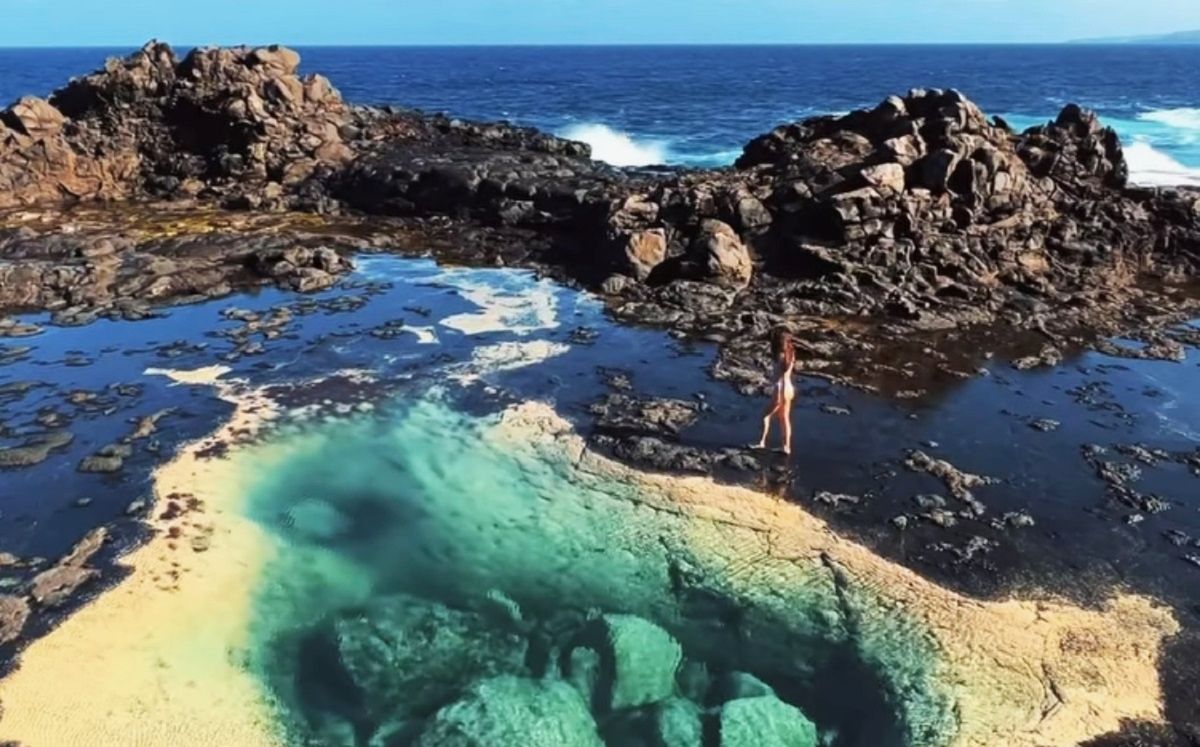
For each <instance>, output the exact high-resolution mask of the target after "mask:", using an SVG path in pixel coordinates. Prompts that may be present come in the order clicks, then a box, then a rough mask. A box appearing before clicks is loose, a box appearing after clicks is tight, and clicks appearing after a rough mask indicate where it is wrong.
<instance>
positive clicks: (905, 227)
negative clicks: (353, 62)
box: [0, 43, 1200, 368]
mask: <svg viewBox="0 0 1200 747" xmlns="http://www.w3.org/2000/svg"><path fill="white" fill-rule="evenodd" d="M298 65H299V56H298V55H297V54H296V53H295V52H293V51H291V50H288V49H286V48H282V47H266V48H237V49H198V50H194V51H192V52H190V53H188V54H187V55H186V56H185V57H184V58H183V59H182V60H178V59H177V58H176V56H175V53H174V52H173V51H172V50H171V49H170V48H169V47H167V46H166V45H164V44H159V43H151V44H149V45H147V46H146V47H145V48H143V49H142V50H141V51H139V52H137V53H135V54H134V55H132V56H130V57H129V58H127V59H124V60H110V61H109V62H108V63H107V64H106V66H105V68H104V69H103V70H101V71H99V72H96V73H94V74H91V75H88V76H85V77H83V78H80V79H77V80H75V81H72V82H71V83H70V84H69V85H67V86H66V87H65V88H63V89H61V90H59V91H57V92H56V93H54V94H53V95H52V96H51V97H50V98H49V100H47V101H44V100H40V99H33V98H27V99H22V100H21V101H19V102H17V103H16V104H14V105H13V106H11V107H10V108H8V109H6V110H4V112H3V113H2V114H0V122H3V124H2V125H0V207H2V206H3V205H5V204H10V205H11V204H26V203H32V202H46V201H53V200H59V199H63V198H68V199H108V198H146V197H158V198H170V199H188V200H192V199H195V200H207V201H209V202H213V203H216V204H219V205H222V206H225V207H233V208H242V209H249V210H258V211H265V210H284V209H289V210H304V211H313V212H320V213H326V214H329V213H339V212H341V213H343V214H344V213H355V214H368V215H375V216H381V215H386V216H392V217H396V218H399V219H402V220H406V221H411V222H412V224H413V225H416V226H428V225H438V226H441V227H442V228H443V229H444V228H445V227H446V226H447V225H452V226H457V229H455V230H458V231H459V233H460V240H459V241H457V242H455V241H450V242H448V244H449V245H453V244H457V245H458V246H457V248H456V249H454V250H453V252H452V253H453V254H454V258H455V259H456V260H457V261H472V260H475V261H479V262H487V263H489V264H490V263H495V262H498V261H501V262H504V263H513V262H516V263H521V264H536V265H539V266H549V267H553V268H555V269H557V270H559V271H560V272H562V273H563V274H566V275H569V276H572V277H574V278H576V279H578V280H581V281H583V282H585V283H587V284H589V285H590V286H591V287H593V288H595V289H597V290H600V291H602V292H604V293H605V294H607V295H608V296H609V297H610V299H611V301H612V304H613V307H614V308H615V309H616V310H617V312H618V313H619V314H620V315H621V316H622V317H624V318H630V319H637V320H641V321H648V322H651V323H660V324H666V325H670V326H672V327H674V328H676V329H678V330H679V331H681V332H684V333H688V334H697V335H702V336H705V337H708V338H710V339H717V340H718V341H729V340H736V339H740V340H744V341H746V340H748V341H753V342H754V344H755V345H758V342H759V341H760V340H761V338H762V337H763V336H764V335H766V334H767V332H768V331H769V330H770V329H771V328H772V327H773V326H775V325H777V324H779V323H781V322H788V321H789V320H795V319H796V318H798V317H803V316H817V317H831V316H845V315H870V316H877V317H886V318H888V319H891V320H896V321H899V322H902V323H903V324H905V325H907V326H908V327H909V328H910V329H911V328H916V329H923V330H931V329H946V328H952V327H956V326H963V325H969V324H974V323H982V322H991V321H995V320H998V319H999V320H1005V321H1007V322H1010V323H1013V324H1015V325H1017V326H1021V327H1027V328H1036V329H1039V330H1043V331H1044V330H1046V329H1048V328H1049V327H1055V326H1057V327H1058V328H1060V329H1070V328H1078V327H1096V326H1101V325H1099V324H1098V323H1097V322H1098V320H1102V319H1103V318H1105V315H1109V316H1111V315H1113V314H1120V313H1125V314H1129V313H1134V312H1131V311H1129V309H1130V308H1131V307H1130V306H1129V305H1128V304H1126V303H1125V302H1127V301H1128V300H1129V299H1130V298H1131V297H1134V296H1136V295H1137V294H1140V293H1146V292H1147V291H1146V290H1145V288H1144V286H1143V285H1139V284H1138V283H1137V282H1136V281H1137V280H1138V279H1139V278H1141V277H1144V276H1145V275H1146V274H1148V273H1152V274H1154V275H1155V276H1158V277H1168V278H1179V277H1190V276H1194V275H1195V274H1196V271H1197V269H1198V268H1197V264H1198V262H1200V197H1198V196H1197V194H1196V193H1195V192H1188V191H1187V190H1166V191H1163V190H1139V189H1134V188H1130V187H1128V186H1127V185H1126V180H1127V176H1128V165H1127V164H1126V162H1125V159H1124V156H1123V153H1122V150H1121V145H1120V142H1119V140H1118V138H1117V136H1116V133H1114V132H1113V131H1112V130H1111V129H1107V128H1104V127H1103V126H1102V125H1101V124H1100V123H1099V121H1098V120H1097V118H1096V116H1095V115H1094V114H1092V113H1090V112H1087V111H1085V110H1083V109H1081V108H1079V107H1078V106H1074V105H1072V106H1068V107H1066V108H1065V109H1064V110H1063V111H1062V113H1061V114H1060V115H1059V117H1058V118H1057V119H1056V120H1055V121H1054V122H1050V123H1047V124H1046V125H1044V126H1041V127H1036V128H1033V129H1031V130H1029V131H1027V132H1024V133H1017V132H1014V131H1013V130H1012V129H1011V128H1010V127H1009V126H1008V125H1007V124H1006V123H1005V122H1003V121H1002V120H1000V119H991V120H989V119H988V118H987V117H985V116H984V114H983V112H981V111H980V109H979V108H978V107H977V106H976V105H975V104H973V103H972V102H971V101H969V100H968V99H966V98H965V97H964V96H963V95H962V94H960V93H958V92H957V91H941V90H914V91H911V92H909V93H908V94H907V95H905V96H903V97H899V96H893V97H889V98H888V99H886V100H885V101H884V102H883V103H881V104H880V105H879V106H877V107H875V108H874V109H869V110H862V111H856V112H852V113H850V114H848V115H845V116H842V117H817V118H812V119H808V120H805V121H802V122H797V123H793V124H787V125H784V126H781V127H779V128H777V129H775V130H773V131H772V132H770V133H767V134H765V135H763V136H761V137H758V138H755V139H754V140H753V141H751V142H750V143H748V144H747V145H746V147H745V150H744V153H743V154H742V156H741V158H739V159H738V161H737V163H736V165H735V166H734V167H733V168H729V169H719V170H708V171H688V170H679V169H665V170H664V169H658V170H622V169H615V168H612V167H610V166H608V165H606V164H603V163H599V162H596V161H593V160H592V159H591V158H590V155H591V154H590V150H589V148H588V147H587V146H586V145H584V144H581V143H574V142H571V141H567V140H562V139H559V138H555V137H552V136H549V135H546V134H543V133H540V132H537V131H535V130H532V129H528V128H521V127H515V126H512V125H509V124H506V123H473V122H464V121H460V120H455V119H450V118H448V117H445V116H442V115H425V114H421V113H419V112H412V111H399V110H395V109H391V108H371V107H356V106H350V105H348V104H346V103H344V102H343V101H342V100H341V98H340V96H339V94H338V93H337V91H336V90H334V89H333V87H332V86H331V85H330V83H329V81H327V80H326V79H325V78H323V77H321V76H319V75H309V76H305V77H301V76H300V75H299V73H298ZM481 226H482V227H484V228H485V229H486V230H487V231H490V232H491V233H488V234H487V236H488V237H489V238H483V239H481V238H480V234H479V229H480V227H481ZM451 233H452V232H451ZM497 245H499V246H501V247H507V249H503V248H501V249H499V250H497V249H496V246H497ZM484 247H489V248H486V249H485V248H484ZM85 251H92V250H88V249H85ZM95 251H100V250H99V249H97V250H95ZM446 251H451V250H450V249H447V250H446ZM0 254H3V255H5V256H8V255H9V254H10V252H9V251H8V250H7V249H6V248H5V247H0ZM322 261H323V260H322ZM290 264H291V265H292V266H297V265H296V264H295V263H294V262H292V263H290ZM287 266H288V263H275V264H273V265H271V266H270V268H268V269H269V271H270V272H272V273H273V272H274V271H275V269H277V268H286V267H287ZM315 269H316V270H322V271H325V272H328V269H327V268H324V267H321V266H315ZM0 272H3V273H5V274H6V275H7V276H8V280H10V281H12V282H20V283H23V284H32V283H46V284H55V283H59V284H61V283H64V282H65V283H68V284H71V283H73V282H74V281H72V280H71V279H70V278H59V277H57V276H54V275H53V274H51V275H50V276H46V275H45V274H42V275H39V276H38V277H36V278H35V277H32V276H30V277H24V276H23V277H20V278H15V277H12V275H13V273H18V274H20V273H19V272H18V271H17V270H13V269H11V268H3V269H2V270H0ZM23 272H24V273H25V275H29V272H30V271H28V270H26V271H23ZM68 274H69V273H68ZM312 276H313V273H310V272H302V273H300V275H299V276H296V277H294V278H293V277H291V276H289V278H288V279H287V280H286V281H285V282H284V284H285V285H289V286H291V287H296V288H297V289H300V290H306V289H312V288H318V287H322V286H323V281H322V280H313V279H311V278H312ZM272 277H274V275H272ZM102 282H103V279H101V283H102ZM171 292H175V291H171ZM180 292H186V289H180ZM56 295H61V294H53V293H52V294H44V293H40V292H37V291H30V292H26V293H23V294H20V295H19V297H17V298H13V299H7V300H4V301H0V302H2V303H6V304H17V305H31V306H36V305H37V304H38V303H40V302H41V301H42V300H43V296H50V297H53V296H56ZM734 347H736V346H734ZM743 353H744V354H745V355H749V353H748V352H747V351H741V352H739V351H737V350H734V349H731V351H730V355H732V356H733V357H734V358H738V357H739V356H742V357H744V355H743ZM743 363H744V361H743V362H737V363H735V364H730V365H731V367H734V368H736V367H741V366H742V364H743Z"/></svg>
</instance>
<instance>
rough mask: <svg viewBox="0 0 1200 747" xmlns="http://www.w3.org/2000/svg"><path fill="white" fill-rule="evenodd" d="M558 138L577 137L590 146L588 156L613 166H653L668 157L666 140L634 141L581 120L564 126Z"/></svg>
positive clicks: (609, 129) (615, 131) (666, 159)
mask: <svg viewBox="0 0 1200 747" xmlns="http://www.w3.org/2000/svg"><path fill="white" fill-rule="evenodd" d="M559 137H564V138H566V139H568V140H578V141H579V142H581V143H587V144H588V145H590V146H592V158H595V159H596V160H597V161H604V162H605V163H608V164H611V165H613V166H657V165H659V164H665V163H667V162H668V160H669V155H670V151H669V150H668V149H667V145H666V143H663V142H661V141H656V140H645V141H641V142H638V141H637V140H634V139H633V138H632V137H630V136H629V135H627V134H626V133H624V132H620V131H618V130H614V129H612V128H611V127H609V126H608V125H602V124H595V123H584V124H575V125H571V126H570V127H567V128H566V129H564V130H563V131H562V132H560V133H559Z"/></svg>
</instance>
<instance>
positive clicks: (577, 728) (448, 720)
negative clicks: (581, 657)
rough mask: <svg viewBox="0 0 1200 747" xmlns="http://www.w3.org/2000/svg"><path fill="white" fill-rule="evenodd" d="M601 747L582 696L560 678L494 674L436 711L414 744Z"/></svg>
mask: <svg viewBox="0 0 1200 747" xmlns="http://www.w3.org/2000/svg"><path fill="white" fill-rule="evenodd" d="M516 745H520V746H521V747H603V746H604V742H603V741H601V739H600V735H599V734H598V733H597V731H596V723H595V722H594V721H593V720H592V716H591V714H590V713H588V709H587V706H586V705H585V704H584V702H583V698H581V697H580V695H579V693H578V692H576V690H575V688H573V687H571V686H570V685H568V684H567V683H565V682H559V681H545V682H538V681H536V680H530V679H522V678H520V677H496V678H494V679H488V680H484V681H483V682H480V683H478V684H476V685H474V686H472V687H471V688H470V690H468V692H467V694H466V696H465V697H464V698H463V699H462V700H460V701H458V702H457V703H454V704H452V705H449V706H446V707H445V708H443V709H441V710H440V711H438V712H437V715H435V716H434V717H433V719H432V720H431V721H430V722H429V725H428V726H427V727H426V728H425V731H424V732H423V733H422V734H421V737H420V739H418V740H417V742H416V747H515V746H516Z"/></svg>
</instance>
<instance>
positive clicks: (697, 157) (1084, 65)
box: [0, 46, 1200, 184]
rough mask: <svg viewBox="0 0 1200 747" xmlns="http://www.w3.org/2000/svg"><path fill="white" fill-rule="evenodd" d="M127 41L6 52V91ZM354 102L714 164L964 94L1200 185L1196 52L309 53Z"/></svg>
mask: <svg viewBox="0 0 1200 747" xmlns="http://www.w3.org/2000/svg"><path fill="white" fill-rule="evenodd" d="M124 51H127V50H103V49H65V50H13V49H9V50H0V100H4V101H7V100H10V99H13V98H15V97H17V96H20V95H25V94H41V95H44V94H45V93H47V92H49V91H50V90H52V89H53V88H55V87H56V86H58V85H61V84H62V83H63V82H64V81H65V80H66V79H67V78H69V77H70V76H72V75H78V74H82V73H84V72H87V71H89V70H91V69H94V68H95V67H97V66H98V65H100V64H101V63H102V62H103V59H104V57H105V56H107V55H110V54H118V53H122V52H124ZM301 52H302V53H303V56H304V67H305V69H306V70H307V71H311V72H321V73H324V74H325V75H327V76H329V78H330V79H332V80H333V82H334V84H335V85H336V86H338V87H339V88H340V89H341V91H342V93H343V94H344V95H345V96H346V98H347V99H349V100H351V101H354V102H359V103H372V104H395V105H401V106H409V107H416V108H420V109H427V110H436V111H446V112H449V113H452V114H454V115H457V116H462V117H470V118H487V119H497V118H503V119H509V120H513V121H516V122H520V123H523V124H530V125H534V126H537V127H540V128H543V129H546V130H549V131H553V132H556V133H558V134H561V135H565V136H568V137H573V138H576V139H581V140H585V141H587V142H590V143H591V144H592V145H593V147H594V148H595V150H596V154H597V156H598V157H599V158H602V159H604V160H607V161H610V162H612V163H615V164H618V165H640V164H647V163H657V162H669V163H682V164H691V165H723V164H726V163H729V162H731V161H732V160H733V159H734V158H735V157H736V155H737V154H738V153H739V152H740V149H741V146H742V145H743V144H744V143H745V141H747V140H748V139H750V138H751V137H753V136H755V135H757V134H759V133H761V132H764V131H765V130H767V129H769V128H770V127H772V126H774V125H776V124H779V123H781V122H785V121H791V120H795V119H799V118H802V117H805V116H810V115H813V114H822V113H832V112H841V111H847V110H849V109H853V108H857V107H861V106H868V105H872V104H874V103H876V102H878V101H879V100H880V99H882V98H883V97H884V96H887V95H889V94H892V93H900V92H903V91H906V90H908V89H909V88H913V87H943V88H949V87H953V88H958V89H960V90H962V91H963V92H964V93H966V94H967V95H968V96H970V97H972V98H973V99H975V100H976V101H977V102H978V103H979V104H980V105H981V106H983V108H984V110H985V111H987V112H988V113H991V114H1003V115H1004V116H1006V117H1008V118H1009V119H1010V120H1011V121H1012V122H1013V123H1014V124H1015V125H1016V126H1020V127H1024V126H1029V125H1032V124H1034V123H1037V122H1039V121H1043V120H1046V119H1049V118H1051V117H1053V116H1054V115H1055V114H1056V113H1057V112H1058V110H1059V109H1060V108H1061V107H1062V106H1063V105H1064V104H1065V103H1068V102H1072V101H1074V102H1079V103H1081V104H1084V105H1086V106H1088V107H1091V108H1094V109H1096V110H1098V111H1099V112H1100V113H1101V114H1102V115H1103V116H1104V118H1105V120H1106V121H1107V122H1108V123H1109V124H1111V125H1112V126H1114V127H1116V129H1117V130H1118V131H1119V132H1120V133H1121V136H1122V138H1123V139H1124V141H1125V143H1126V145H1127V146H1128V148H1129V158H1130V161H1131V166H1132V170H1133V172H1134V174H1135V178H1136V179H1137V180H1138V181H1140V182H1143V183H1153V184H1179V183H1197V182H1200V78H1197V76H1196V75H1195V74H1194V73H1195V70H1197V69H1200V47H1182V46H1181V47H1169V46H1168V47H1164V46H1155V47H1139V46H1109V47H1091V46H987V47H981V46H970V47H968V46H926V47H914V46H905V47H893V46H861V47H856V46H839V47H788V46H765V47H730V46H725V47H687V46H681V47H456V48H449V47H397V48H370V47H360V48H334V47H324V48H311V49H302V50H301Z"/></svg>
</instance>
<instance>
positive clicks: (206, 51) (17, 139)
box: [0, 42, 354, 208]
mask: <svg viewBox="0 0 1200 747" xmlns="http://www.w3.org/2000/svg"><path fill="white" fill-rule="evenodd" d="M299 63H300V56H299V55H298V54H296V52H294V51H292V50H290V49H286V48H283V47H262V48H256V49H251V48H237V49H215V48H202V49H196V50H193V51H192V52H190V53H189V54H188V55H187V56H186V57H184V58H183V59H182V60H178V59H177V58H176V56H175V53H174V51H173V50H172V49H171V48H170V47H169V46H167V45H166V44H161V43H158V42H151V43H150V44H147V45H146V46H145V47H144V48H142V49H141V50H140V51H138V52H137V53H135V54H133V55H131V56H130V57H128V58H126V59H110V60H109V61H108V62H107V63H106V65H105V67H104V69H103V70H101V71H98V72H96V73H93V74H91V75H86V76H84V77H81V78H77V79H75V80H72V81H71V82H70V83H69V84H68V85H67V86H65V87H64V88H62V89H59V90H58V91H56V92H55V93H54V94H53V95H52V96H51V97H50V99H49V100H48V101H47V100H42V99H38V98H33V97H27V98H23V99H21V100H20V101H18V102H17V103H16V104H14V105H13V106H11V107H10V108H8V109H6V110H5V111H4V112H3V113H2V114H0V122H2V123H3V124H0V207H3V206H5V205H12V204H25V203H30V202H35V201H43V200H52V199H59V198H76V199H117V198H133V197H142V196H145V195H161V196H168V197H194V196H206V197H211V198H216V199H221V200H224V201H225V202H227V203H228V204H231V205H237V206H241V207H246V208H255V207H260V206H262V205H263V203H264V202H265V201H269V200H271V199H278V198H280V197H281V196H282V194H283V192H284V191H285V190H286V189H288V188H289V187H292V186H293V185H297V184H299V183H301V182H303V181H305V180H306V179H308V178H309V177H310V176H311V175H312V174H313V173H314V171H316V170H317V169H318V168H321V167H323V166H330V165H336V164H340V163H343V162H345V161H346V160H348V159H349V158H350V157H351V156H352V151H351V149H350V148H349V147H348V146H347V145H346V144H345V142H344V136H345V135H347V134H348V135H351V136H353V135H354V130H353V127H351V126H350V113H349V108H348V107H347V106H346V105H345V104H344V103H343V102H342V99H341V96H340V95H339V94H338V92H337V91H336V90H335V89H334V88H333V86H332V85H331V84H330V83H329V81H328V80H327V79H326V78H325V77H323V76H321V75H309V76H306V77H303V78H301V77H300V76H299V75H298V73H297V69H298V66H299Z"/></svg>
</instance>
